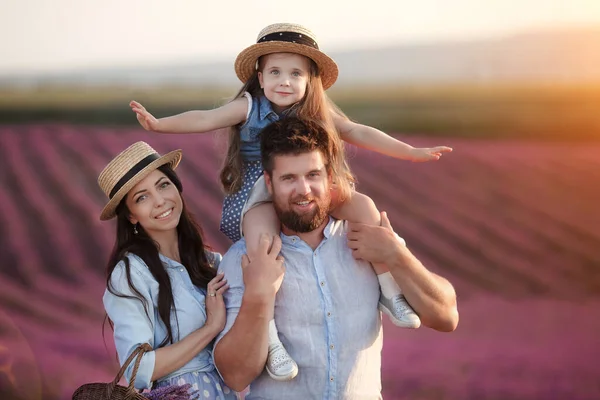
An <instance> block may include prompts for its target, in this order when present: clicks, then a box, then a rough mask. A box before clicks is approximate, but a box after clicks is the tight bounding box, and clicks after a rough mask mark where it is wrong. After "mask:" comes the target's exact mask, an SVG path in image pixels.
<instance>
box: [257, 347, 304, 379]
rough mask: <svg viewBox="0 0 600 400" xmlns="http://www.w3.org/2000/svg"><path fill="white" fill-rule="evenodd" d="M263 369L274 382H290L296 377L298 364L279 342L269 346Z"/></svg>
mask: <svg viewBox="0 0 600 400" xmlns="http://www.w3.org/2000/svg"><path fill="white" fill-rule="evenodd" d="M265 369H266V370H267V372H268V373H269V375H270V376H271V378H273V379H275V380H276V381H290V380H292V379H294V378H295V377H296V375H298V364H296V361H294V360H293V359H292V357H290V355H289V354H288V352H287V350H286V349H285V347H283V344H281V342H276V343H270V344H269V356H268V357H267V365H265Z"/></svg>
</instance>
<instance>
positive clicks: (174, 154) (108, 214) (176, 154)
mask: <svg viewBox="0 0 600 400" xmlns="http://www.w3.org/2000/svg"><path fill="white" fill-rule="evenodd" d="M181 157H182V154H181V150H173V151H171V152H169V153H167V154H165V155H164V156H162V157H160V158H158V159H156V160H154V161H152V162H151V163H150V164H148V165H147V166H146V167H145V168H144V169H142V170H141V171H140V172H138V173H137V174H135V175H134V176H133V178H131V179H130V180H129V181H127V183H126V184H124V185H123V187H121V189H119V190H118V191H117V193H115V195H114V196H113V197H112V199H110V200H109V201H108V203H107V204H106V206H104V209H103V210H102V213H101V214H100V220H101V221H106V220H109V219H112V218H114V217H115V216H116V214H115V210H116V209H117V206H118V205H119V203H120V202H121V200H123V198H124V197H125V196H126V195H127V193H129V191H130V190H131V189H132V188H133V187H134V186H135V185H137V184H138V183H139V182H140V181H141V180H142V179H144V178H145V177H146V176H148V175H149V174H150V173H152V172H153V171H154V170H156V169H157V168H158V167H160V166H163V165H166V164H169V165H170V166H171V168H173V169H175V168H177V166H178V165H179V162H180V161H181Z"/></svg>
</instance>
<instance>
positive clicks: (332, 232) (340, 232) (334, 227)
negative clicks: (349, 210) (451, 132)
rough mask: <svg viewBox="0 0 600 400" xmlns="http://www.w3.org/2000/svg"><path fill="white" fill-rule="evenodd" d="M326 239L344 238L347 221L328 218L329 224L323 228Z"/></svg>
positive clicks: (346, 230)
mask: <svg viewBox="0 0 600 400" xmlns="http://www.w3.org/2000/svg"><path fill="white" fill-rule="evenodd" d="M325 230H326V236H328V237H330V238H331V237H345V236H346V233H347V232H348V221H346V220H344V219H335V218H333V217H329V223H328V224H327V226H326V227H325Z"/></svg>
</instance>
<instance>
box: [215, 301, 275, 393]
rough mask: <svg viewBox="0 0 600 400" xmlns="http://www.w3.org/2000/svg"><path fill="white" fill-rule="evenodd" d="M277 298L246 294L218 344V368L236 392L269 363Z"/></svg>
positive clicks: (216, 357)
mask: <svg viewBox="0 0 600 400" xmlns="http://www.w3.org/2000/svg"><path fill="white" fill-rule="evenodd" d="M274 301H275V299H274V298H273V299H272V300H259V299H256V298H252V297H251V296H246V295H244V298H243V299H242V305H241V307H240V311H239V313H238V316H237V318H236V320H235V323H234V324H233V326H232V327H231V330H230V331H229V332H227V334H226V335H225V336H223V338H222V339H221V340H220V341H219V343H218V344H217V346H216V347H215V350H214V351H215V363H216V364H217V368H218V370H219V372H220V373H221V375H222V376H223V379H224V380H225V383H226V384H227V386H229V387H230V388H232V389H233V390H235V391H241V390H243V389H244V388H245V387H246V386H248V385H249V384H250V383H251V382H252V381H253V380H254V379H255V378H256V377H257V376H258V375H259V374H260V373H261V372H262V370H263V368H264V366H265V362H266V360H267V353H268V338H269V321H270V320H271V319H272V318H273V308H274Z"/></svg>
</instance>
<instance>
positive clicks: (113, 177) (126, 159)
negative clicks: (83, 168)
mask: <svg viewBox="0 0 600 400" xmlns="http://www.w3.org/2000/svg"><path fill="white" fill-rule="evenodd" d="M179 161H181V150H174V151H172V152H170V153H168V154H166V155H164V156H161V155H160V154H158V153H157V152H156V151H155V150H154V149H153V148H152V147H150V145H149V144H148V143H145V142H137V143H134V144H132V145H131V146H129V147H128V148H126V149H125V150H123V151H122V152H121V154H119V155H118V156H116V157H115V158H114V159H113V160H112V161H111V162H110V163H108V165H107V166H106V167H104V169H103V170H102V172H100V176H98V185H100V189H102V191H103V192H104V193H105V194H106V196H107V197H108V198H109V200H108V203H107V204H106V206H104V209H103V210H102V213H101V214H100V220H102V221H106V220H108V219H111V218H113V217H115V216H116V214H115V210H116V208H117V206H118V205H119V203H120V202H121V200H123V197H125V196H126V195H127V193H128V192H129V191H130V190H131V189H132V188H133V187H134V186H135V185H136V184H137V183H138V182H140V181H141V180H142V179H144V178H145V177H146V176H148V174H150V173H151V172H153V171H154V170H155V169H157V168H158V167H160V166H161V165H165V164H169V165H170V166H171V168H173V169H175V168H177V165H178V164H179Z"/></svg>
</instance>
